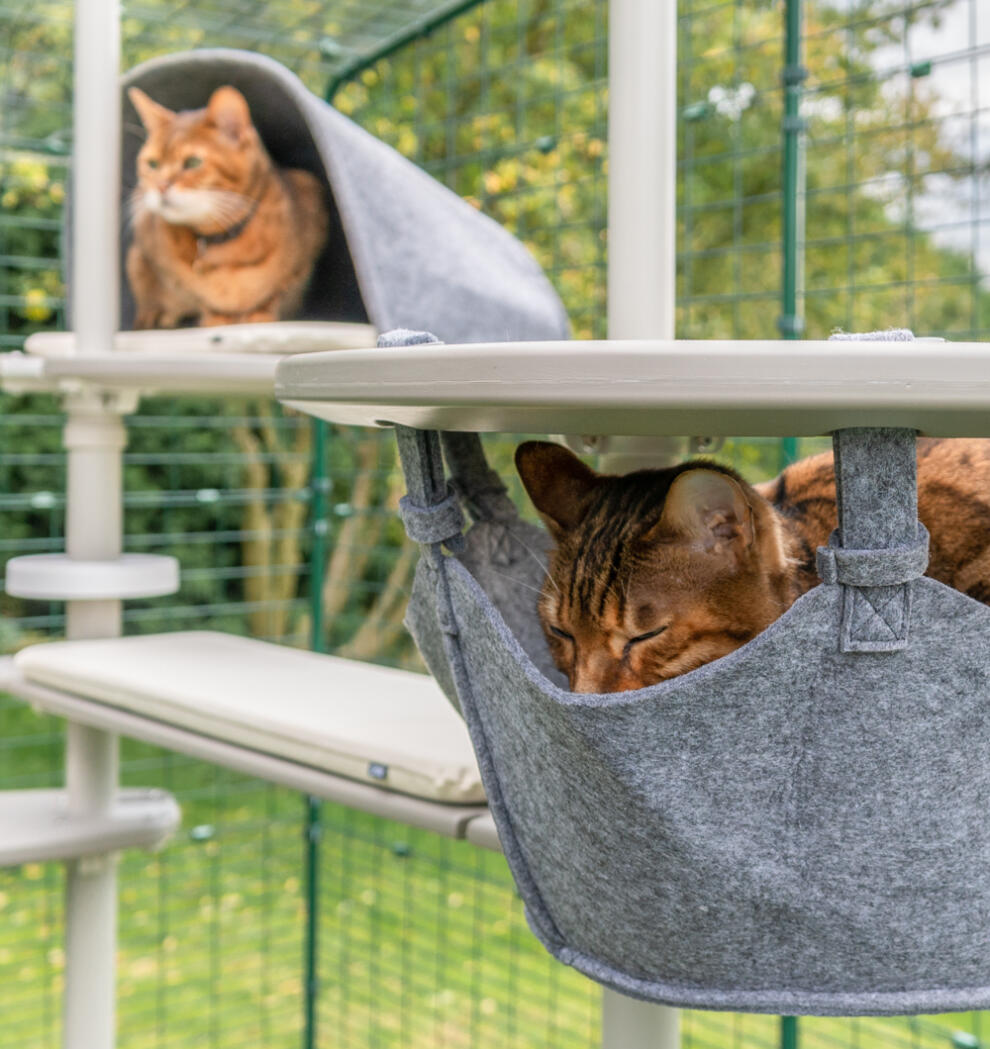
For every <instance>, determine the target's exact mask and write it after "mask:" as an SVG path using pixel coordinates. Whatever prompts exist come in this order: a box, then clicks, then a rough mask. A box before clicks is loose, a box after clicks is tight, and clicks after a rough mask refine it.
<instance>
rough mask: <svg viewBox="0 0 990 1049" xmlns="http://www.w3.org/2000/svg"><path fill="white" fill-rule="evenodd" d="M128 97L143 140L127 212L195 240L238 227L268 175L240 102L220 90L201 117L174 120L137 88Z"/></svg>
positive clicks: (185, 114) (190, 113)
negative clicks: (145, 214) (155, 219)
mask: <svg viewBox="0 0 990 1049" xmlns="http://www.w3.org/2000/svg"><path fill="white" fill-rule="evenodd" d="M128 96H129V97H130V99H131V102H132V103H133V104H134V107H135V109H136V110H137V111H138V115H139V116H140V118H141V122H142V123H143V124H144V126H145V128H146V130H147V132H148V138H147V141H146V142H145V144H144V146H143V147H142V148H141V151H140V153H139V154H138V160H137V176H138V185H137V188H136V189H135V191H134V196H133V198H132V206H133V208H134V210H135V211H136V212H138V213H140V212H141V211H149V212H152V213H154V214H156V215H159V216H160V217H161V218H163V219H165V220H166V221H167V222H170V223H173V224H175V225H180V226H188V227H190V228H191V229H193V230H194V231H195V232H196V233H197V234H200V235H209V234H211V233H215V232H217V231H219V230H223V229H225V228H227V227H229V226H231V225H232V224H233V223H235V222H237V221H239V220H240V219H242V218H243V217H244V215H245V214H247V212H248V211H249V209H250V208H251V206H252V205H253V203H254V201H255V199H256V197H257V193H258V189H259V186H260V184H261V182H262V180H263V179H264V178H265V177H266V176H267V174H268V172H269V170H270V167H271V165H270V161H269V160H268V156H267V154H266V153H265V150H264V147H263V146H262V144H261V141H260V139H259V137H258V134H257V132H256V131H255V129H254V125H253V124H252V123H251V115H250V112H249V111H248V105H247V102H246V101H245V100H244V96H243V95H242V94H241V93H240V92H239V91H237V90H236V89H235V88H232V87H221V88H218V89H217V90H216V91H214V92H213V94H212V95H211V96H210V101H209V103H208V104H207V106H206V108H205V109H195V110H183V111H182V112H178V113H174V112H172V110H170V109H166V108H165V107H164V106H161V105H159V104H158V103H157V102H154V101H152V100H151V99H150V98H149V97H148V96H147V95H146V94H145V93H144V92H143V91H140V90H139V89H138V88H133V87H132V88H131V89H130V90H129V91H128Z"/></svg>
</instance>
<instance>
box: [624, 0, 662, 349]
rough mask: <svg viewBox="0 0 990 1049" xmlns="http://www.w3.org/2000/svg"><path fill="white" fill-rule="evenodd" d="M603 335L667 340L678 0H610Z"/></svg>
mask: <svg viewBox="0 0 990 1049" xmlns="http://www.w3.org/2000/svg"><path fill="white" fill-rule="evenodd" d="M608 172H609V178H608V337H609V338H610V339H672V338H673V337H674V294H675V285H674V274H675V269H674V266H675V256H674V252H675V233H676V217H675V213H674V205H675V200H676V189H677V4H676V0H611V4H610V7H609V76H608Z"/></svg>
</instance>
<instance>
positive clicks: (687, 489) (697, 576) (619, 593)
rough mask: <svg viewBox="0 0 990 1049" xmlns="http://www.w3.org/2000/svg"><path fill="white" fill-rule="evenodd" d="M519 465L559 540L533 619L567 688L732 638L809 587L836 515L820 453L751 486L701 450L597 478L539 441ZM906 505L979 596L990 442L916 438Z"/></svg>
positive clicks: (653, 675) (691, 657)
mask: <svg viewBox="0 0 990 1049" xmlns="http://www.w3.org/2000/svg"><path fill="white" fill-rule="evenodd" d="M516 465H517V468H518V470H519V473H520V476H521V477H522V480H523V483H524V485H525V486H526V490H527V491H528V492H529V495H530V498H531V499H532V500H533V503H534V505H535V506H536V509H537V510H538V511H539V512H540V515H541V517H542V518H543V520H544V521H545V523H546V524H547V526H548V528H549V530H550V532H551V534H552V535H553V537H554V539H555V540H556V544H557V545H556V549H555V550H554V551H553V553H552V555H551V558H550V564H549V569H548V572H547V577H546V580H545V581H544V585H543V590H542V593H541V596H540V606H539V607H540V618H541V621H542V623H543V628H544V631H545V632H546V636H547V642H548V644H549V645H550V651H551V653H552V654H553V658H554V662H555V663H556V664H557V666H558V667H559V668H560V669H561V670H562V671H563V672H564V673H565V674H566V675H567V677H568V680H569V681H570V687H571V689H572V690H574V691H575V692H620V691H625V690H627V689H635V688H642V687H644V686H646V685H650V684H653V683H655V682H657V681H662V680H664V679H666V678H671V677H676V676H677V675H679V674H684V673H686V672H687V671H689V670H693V669H695V668H696V667H699V666H702V665H703V664H705V663H709V662H711V661H712V660H714V659H718V658H719V657H720V656H724V655H727V654H728V653H729V652H731V651H733V650H734V649H736V648H738V647H739V646H740V645H743V644H745V642H747V641H749V640H751V639H752V638H753V637H755V636H756V635H757V634H758V633H759V632H760V631H761V630H764V629H765V628H766V627H767V626H768V625H769V624H770V623H772V622H773V620H775V619H776V618H777V617H778V616H780V615H781V614H782V613H783V612H784V611H786V610H787V609H788V608H789V607H790V606H791V605H792V604H793V602H794V601H795V600H796V599H797V598H798V597H799V596H800V595H801V594H803V593H804V592H805V591H806V590H809V589H810V588H811V587H813V586H815V585H817V583H818V575H817V573H816V571H815V551H816V549H817V548H818V547H819V546H823V545H824V544H825V543H826V542H827V541H828V537H829V534H830V533H831V531H832V529H833V528H835V526H836V508H835V476H834V472H833V468H832V456H831V454H825V455H818V456H814V457H813V458H809V459H804V460H802V461H801V462H798V463H795V464H794V465H793V466H790V467H788V468H787V469H786V470H784V472H783V473H782V474H781V475H780V476H779V477H778V478H776V480H773V481H768V482H766V483H764V484H760V485H756V486H751V485H749V484H747V483H746V482H745V481H744V480H743V479H742V478H741V477H740V476H739V475H738V474H737V473H736V472H735V471H734V470H731V469H729V468H727V467H724V466H720V465H717V464H715V463H710V462H699V461H695V462H689V463H684V464H682V465H680V466H675V467H671V468H669V469H663V470H641V471H638V472H636V473H631V474H627V475H625V476H622V477H619V476H612V475H605V474H598V473H595V471H593V470H591V469H590V468H589V467H587V466H585V465H584V463H582V462H581V460H580V459H578V458H577V456H575V455H573V454H572V453H571V452H569V451H568V450H567V449H565V448H562V447H560V446H559V445H554V444H548V443H545V442H540V441H529V442H527V443H525V444H523V445H520V447H519V449H518V450H517V452H516ZM918 516H919V518H920V519H921V521H922V523H923V524H924V525H925V527H926V528H927V529H928V531H929V533H930V536H931V559H930V562H929V566H928V572H927V574H928V575H930V576H932V577H933V578H934V579H937V580H939V581H940V582H943V583H945V584H947V585H948V586H952V587H955V588H956V589H957V590H961V591H963V592H964V593H966V594H969V595H970V596H971V597H973V598H976V599H977V600H978V601H983V602H985V603H990V441H983V440H927V439H923V440H919V442H918Z"/></svg>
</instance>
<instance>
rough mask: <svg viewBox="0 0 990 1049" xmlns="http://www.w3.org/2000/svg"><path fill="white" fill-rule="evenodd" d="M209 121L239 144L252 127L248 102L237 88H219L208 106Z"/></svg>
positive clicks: (211, 96)
mask: <svg viewBox="0 0 990 1049" xmlns="http://www.w3.org/2000/svg"><path fill="white" fill-rule="evenodd" d="M206 117H207V120H209V122H210V123H211V124H213V126H214V127H216V128H217V130H219V131H221V132H222V133H223V134H224V135H226V136H227V137H228V138H229V139H231V141H233V142H239V141H240V139H241V136H242V135H243V134H244V132H245V131H247V129H248V128H249V127H250V126H251V111H250V110H249V109H248V104H247V100H246V99H245V98H244V96H243V95H242V94H241V93H240V91H238V90H237V88H236V87H230V86H229V85H227V86H225V87H218V88H217V89H216V91H214V92H213V94H212V95H210V101H209V102H208V103H207V105H206Z"/></svg>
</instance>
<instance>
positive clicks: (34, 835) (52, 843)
mask: <svg viewBox="0 0 990 1049" xmlns="http://www.w3.org/2000/svg"><path fill="white" fill-rule="evenodd" d="M179 820H180V813H179V806H178V805H177V804H176V801H175V799H174V798H173V797H172V795H171V794H168V793H166V792H165V791H162V790H151V789H143V788H135V789H128V790H121V791H120V792H119V793H118V794H117V797H116V799H115V802H114V806H113V809H112V811H111V812H110V813H109V814H107V815H105V816H90V815H75V814H73V813H72V812H71V811H70V805H69V797H68V794H67V792H66V791H64V790H6V791H0V867H16V866H18V865H19V864H22V863H46V862H48V861H50V860H75V859H81V858H83V857H85V856H98V855H103V854H105V853H108V852H117V851H118V850H120V849H131V848H141V849H154V848H158V847H159V846H161V845H163V844H164V843H165V842H166V841H167V840H168V838H169V837H170V836H171V834H172V833H173V832H174V830H175V828H176V827H177V826H178V825H179Z"/></svg>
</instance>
